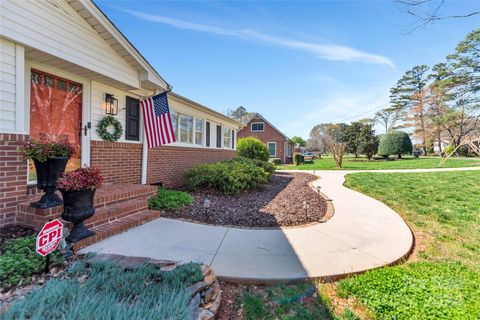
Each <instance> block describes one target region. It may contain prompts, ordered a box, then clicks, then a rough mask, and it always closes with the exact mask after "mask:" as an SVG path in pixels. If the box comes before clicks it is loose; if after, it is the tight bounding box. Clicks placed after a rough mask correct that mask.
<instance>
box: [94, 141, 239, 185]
mask: <svg viewBox="0 0 480 320" xmlns="http://www.w3.org/2000/svg"><path fill="white" fill-rule="evenodd" d="M235 155H236V151H235V150H218V149H207V148H189V147H173V146H166V147H159V148H155V149H150V150H149V151H148V173H147V184H153V183H160V182H161V183H162V184H163V185H164V186H166V187H177V186H180V185H182V184H183V182H184V179H183V175H184V174H185V172H186V171H187V170H188V169H190V168H191V167H193V166H195V165H196V164H199V163H207V162H217V161H222V160H226V159H232V158H234V157H235ZM90 165H91V166H92V167H96V168H99V169H100V170H101V171H102V173H103V175H104V177H105V181H106V182H113V183H140V182H141V172H142V145H141V144H137V143H125V142H109V141H92V142H91V158H90Z"/></svg>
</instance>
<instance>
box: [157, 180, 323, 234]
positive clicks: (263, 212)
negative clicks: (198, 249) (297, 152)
mask: <svg viewBox="0 0 480 320" xmlns="http://www.w3.org/2000/svg"><path fill="white" fill-rule="evenodd" d="M315 179H317V178H316V177H314V176H313V175H311V174H307V173H276V174H273V175H272V178H271V181H270V183H269V184H267V185H265V186H264V187H262V188H260V189H258V190H253V191H246V192H243V193H241V194H239V195H234V196H226V195H223V194H221V193H219V192H217V191H214V190H201V191H197V192H195V193H194V194H193V196H194V202H193V204H192V205H190V206H187V207H183V208H181V209H177V210H175V211H166V212H165V213H164V214H163V217H167V218H182V219H187V220H192V221H197V222H202V223H208V224H216V225H227V226H239V227H260V228H262V227H263V228H264V227H280V226H300V225H305V224H309V223H313V222H318V221H320V220H321V219H322V217H323V216H324V215H325V213H326V211H327V202H326V201H325V199H323V198H322V197H321V196H319V195H318V194H317V193H316V192H315V191H314V190H312V189H311V188H310V187H309V186H308V183H309V182H311V181H313V180H315ZM205 198H208V199H209V200H210V201H211V205H210V208H209V209H208V213H206V212H205V209H204V207H203V202H204V200H205ZM304 201H306V202H307V203H308V205H309V208H308V209H307V210H305V209H304V207H303V202H304Z"/></svg>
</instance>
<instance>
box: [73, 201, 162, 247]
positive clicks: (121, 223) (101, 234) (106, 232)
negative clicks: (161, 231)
mask: <svg viewBox="0 0 480 320" xmlns="http://www.w3.org/2000/svg"><path fill="white" fill-rule="evenodd" d="M157 218H160V211H157V210H145V211H141V212H138V213H135V214H130V215H128V216H126V217H124V218H121V219H118V220H115V221H112V222H109V223H105V224H102V225H100V226H98V227H94V228H91V230H92V231H94V232H95V235H93V236H91V237H89V238H87V239H84V240H82V241H79V242H78V243H76V244H75V245H74V250H75V251H78V250H80V249H82V248H84V247H86V246H89V245H91V244H93V243H96V242H99V241H102V240H104V239H106V238H108V237H111V236H113V235H115V234H119V233H121V232H124V231H127V230H128V229H130V228H133V227H137V226H140V225H142V224H144V223H146V222H149V221H152V220H154V219H157Z"/></svg>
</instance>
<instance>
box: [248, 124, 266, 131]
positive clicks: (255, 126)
mask: <svg viewBox="0 0 480 320" xmlns="http://www.w3.org/2000/svg"><path fill="white" fill-rule="evenodd" d="M264 126H265V123H264V122H252V127H251V130H252V132H263V131H264Z"/></svg>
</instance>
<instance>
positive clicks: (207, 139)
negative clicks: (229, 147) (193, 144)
mask: <svg viewBox="0 0 480 320" xmlns="http://www.w3.org/2000/svg"><path fill="white" fill-rule="evenodd" d="M205 131H206V134H207V137H206V138H205V139H206V140H205V142H206V146H207V147H210V122H208V121H207V126H206V127H205Z"/></svg>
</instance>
